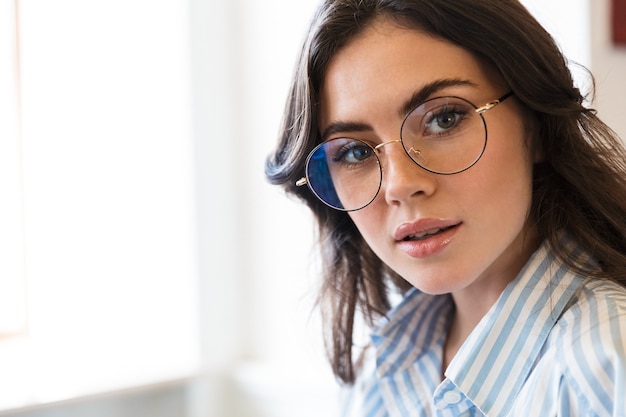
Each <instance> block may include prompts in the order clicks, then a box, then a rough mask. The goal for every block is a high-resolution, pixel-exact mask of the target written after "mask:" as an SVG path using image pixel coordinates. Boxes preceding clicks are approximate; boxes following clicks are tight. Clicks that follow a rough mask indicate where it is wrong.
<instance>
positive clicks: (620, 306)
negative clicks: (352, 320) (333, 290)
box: [345, 239, 626, 417]
mask: <svg viewBox="0 0 626 417" xmlns="http://www.w3.org/2000/svg"><path fill="white" fill-rule="evenodd" d="M563 244H564V245H566V247H567V249H568V251H569V253H570V256H571V257H572V258H573V259H577V260H578V261H579V262H592V261H591V260H590V259H589V257H588V255H587V254H586V253H585V252H584V251H583V250H582V249H581V248H580V247H579V246H578V245H576V244H575V243H574V242H572V241H570V240H567V239H564V241H563ZM452 312H453V304H452V299H451V298H450V297H449V296H431V295H427V294H423V293H421V292H419V291H417V290H412V291H410V292H409V293H408V294H407V296H406V297H405V298H404V300H403V301H402V302H401V303H400V304H399V305H398V306H397V307H396V308H395V309H394V310H392V311H391V312H390V314H389V315H388V320H386V321H385V322H384V323H382V324H381V325H380V326H379V327H378V328H377V329H376V330H375V331H374V332H373V334H372V349H371V352H370V354H371V361H370V366H369V367H366V368H364V369H363V372H362V374H361V378H360V380H359V381H358V382H357V384H356V385H355V387H354V388H353V389H352V390H353V392H352V394H353V395H352V396H351V398H352V400H351V404H350V407H349V411H347V412H346V413H345V415H346V416H367V417H400V416H402V417H406V416H441V417H445V416H449V417H459V416H485V415H486V416H490V417H491V416H494V417H497V416H520V417H521V416H524V417H528V416H541V417H544V416H598V417H600V416H606V417H618V416H620V417H626V289H625V288H624V287H622V286H620V285H618V284H616V283H613V282H611V281H605V280H593V279H589V278H587V277H583V276H580V275H577V274H575V273H574V272H573V271H571V270H570V269H569V268H568V267H567V266H566V265H564V264H562V263H560V262H559V261H558V260H556V259H555V257H554V256H553V255H552V253H551V252H550V251H549V250H548V248H547V246H546V245H543V246H541V247H540V248H539V249H538V250H537V252H536V253H535V254H534V255H533V256H532V258H531V259H530V260H529V262H528V263H527V264H526V266H525V267H524V269H523V270H522V271H521V272H520V274H519V276H518V277H517V278H516V279H515V280H514V281H513V282H512V283H511V284H509V286H508V287H507V288H506V289H505V290H504V292H503V293H502V295H501V296H500V298H499V299H498V301H497V302H496V303H495V304H494V306H493V307H492V308H491V309H490V311H489V312H488V313H487V315H485V317H484V318H483V319H482V320H481V322H480V323H479V324H478V326H477V327H476V328H475V329H474V331H473V332H472V334H471V335H470V336H469V338H468V339H467V340H466V341H465V343H464V344H463V346H462V347H461V349H460V350H459V352H458V353H457V355H456V356H455V358H454V360H453V361H452V363H451V364H450V366H449V367H448V369H447V370H446V372H445V378H444V380H443V381H442V377H441V361H442V352H443V344H444V341H445V333H446V329H447V327H448V324H449V321H450V319H451V314H452Z"/></svg>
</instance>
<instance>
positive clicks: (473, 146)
mask: <svg viewBox="0 0 626 417" xmlns="http://www.w3.org/2000/svg"><path fill="white" fill-rule="evenodd" d="M476 109H477V108H476V106H474V105H473V104H472V103H470V102H469V101H467V100H464V99H462V98H459V97H439V98H435V99H432V100H428V101H425V102H424V103H422V104H421V105H419V106H418V107H416V108H415V109H414V110H413V111H411V112H410V113H409V114H408V115H407V116H406V118H405V119H404V121H403V122H402V128H401V130H400V137H401V139H402V145H403V146H404V149H405V151H406V153H407V154H408V155H409V156H410V157H411V159H413V160H414V161H415V163H417V164H418V165H419V166H421V167H422V168H424V169H426V170H428V171H431V172H434V173H437V174H456V173H459V172H462V171H465V170H466V169H468V168H470V167H471V166H473V165H474V164H475V163H476V162H478V160H479V159H480V157H481V156H482V154H483V152H484V151H485V147H486V146H487V128H486V125H485V120H484V119H483V116H482V115H481V114H480V113H478V112H477V111H476Z"/></svg>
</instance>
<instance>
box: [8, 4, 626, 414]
mask: <svg viewBox="0 0 626 417" xmlns="http://www.w3.org/2000/svg"><path fill="white" fill-rule="evenodd" d="M611 1H612V0H593V1H592V0H553V1H550V2H546V1H539V0H526V1H523V3H524V4H526V5H527V7H528V8H529V9H530V10H531V11H532V12H533V14H535V16H537V17H538V18H539V20H540V21H541V22H542V23H543V24H544V25H545V26H546V27H547V29H548V30H549V31H550V32H551V33H553V34H554V36H555V37H556V38H557V40H558V42H559V44H560V45H561V47H562V48H563V50H564V51H565V53H566V55H567V56H568V57H570V58H571V59H572V61H573V62H577V63H579V64H582V65H584V66H586V67H588V68H590V69H591V70H592V72H593V73H594V74H595V76H596V83H597V86H596V87H597V94H596V99H595V101H594V102H593V106H594V107H595V108H597V109H598V110H599V114H600V115H601V116H602V117H603V118H604V119H605V121H607V122H608V124H609V125H611V126H612V127H613V128H614V129H615V130H616V131H617V132H618V133H619V134H620V135H621V136H622V137H626V119H625V118H624V117H623V107H624V104H625V102H624V97H625V96H626V77H625V76H624V74H626V46H623V45H622V46H620V45H616V44H615V43H613V42H612V39H611V21H612V19H611ZM316 4H317V0H299V1H297V2H295V1H293V0H265V1H262V2H261V1H258V0H230V1H216V0H107V1H103V0H57V1H54V2H51V1H48V0H0V416H12V417H61V416H62V417H105V416H106V417H138V416H149V417H214V416H215V417H286V416H290V417H292V416H298V417H308V416H325V417H332V416H334V415H337V414H338V410H337V399H338V396H339V392H338V389H337V388H336V384H335V381H334V379H333V377H332V375H331V373H330V371H329V369H328V366H327V365H326V363H325V359H324V352H323V346H322V342H321V339H320V333H321V330H320V324H319V318H318V315H317V314H316V313H315V312H314V310H313V306H314V301H315V292H316V289H317V285H318V283H317V281H316V269H317V262H316V260H315V254H314V248H313V243H312V242H313V236H314V233H313V225H312V222H311V220H310V218H309V215H308V212H307V210H306V209H305V208H303V207H301V206H300V205H299V204H298V203H297V202H294V201H291V200H289V199H288V198H285V197H284V196H283V195H282V192H281V191H280V190H278V189H275V188H274V187H271V186H269V185H267V184H266V182H265V179H264V175H263V164H264V160H265V157H266V155H267V154H268V153H269V152H270V150H271V148H272V146H273V145H274V143H275V140H276V137H277V131H278V128H279V124H280V119H281V116H282V110H283V104H284V100H285V97H286V94H287V87H288V83H289V79H290V77H291V73H292V69H293V64H294V61H295V58H296V54H297V51H298V48H299V45H300V43H301V41H302V39H303V36H304V34H305V30H306V28H307V25H308V21H309V19H310V17H311V15H312V13H313V10H314V8H315V6H316ZM572 69H573V71H574V73H575V74H576V77H577V82H578V83H579V85H580V87H581V88H582V89H583V91H588V90H589V87H590V82H589V80H588V79H587V78H586V77H585V74H584V72H583V71H581V70H580V69H578V68H577V67H576V66H575V65H574V66H573V67H572Z"/></svg>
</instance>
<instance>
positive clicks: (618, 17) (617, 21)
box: [612, 0, 626, 46]
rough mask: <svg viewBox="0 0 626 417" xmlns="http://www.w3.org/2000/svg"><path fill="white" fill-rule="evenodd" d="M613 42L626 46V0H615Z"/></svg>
mask: <svg viewBox="0 0 626 417" xmlns="http://www.w3.org/2000/svg"><path fill="white" fill-rule="evenodd" d="M612 20H613V22H612V24H613V42H614V43H615V44H616V45H622V46H626V0H613V8H612Z"/></svg>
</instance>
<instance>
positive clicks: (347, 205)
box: [296, 92, 513, 211]
mask: <svg viewBox="0 0 626 417" xmlns="http://www.w3.org/2000/svg"><path fill="white" fill-rule="evenodd" d="M511 95H513V93H512V92H509V93H507V94H505V95H504V96H502V97H500V98H499V99H497V100H494V101H491V102H489V103H487V104H485V105H484V106H482V107H476V106H475V105H474V104H472V103H471V102H469V101H467V100H465V99H463V98H460V97H437V98H433V99H430V100H427V101H425V102H423V103H422V104H420V105H419V106H417V107H416V108H415V109H413V110H412V111H410V112H409V113H408V114H407V115H406V117H405V118H404V120H403V122H402V125H401V127H400V140H392V141H389V142H384V143H380V144H378V145H376V146H372V145H371V144H369V143H367V142H364V141H362V140H359V139H351V138H336V139H331V140H328V141H325V142H323V143H321V144H319V145H318V146H316V147H315V149H313V150H312V151H311V153H310V154H309V156H308V157H307V160H306V165H305V174H306V177H303V178H301V179H299V180H298V181H297V182H296V185H297V186H298V187H301V186H303V185H305V184H307V185H308V186H309V188H310V189H311V191H313V193H314V194H315V195H316V196H317V197H318V198H319V199H320V200H321V201H322V202H323V203H324V204H326V205H328V206H330V207H332V208H334V209H337V210H341V211H355V210H360V209H362V208H364V207H366V206H367V205H368V204H370V203H371V202H372V201H373V200H374V199H375V198H376V196H377V195H378V192H379V190H380V187H381V184H382V180H383V170H382V165H381V162H380V152H381V148H382V147H383V146H385V145H387V144H390V143H394V142H400V143H402V147H403V148H404V150H405V151H406V154H407V155H408V156H409V157H410V158H411V159H412V160H413V162H415V163H416V164H417V165H418V166H420V167H422V168H423V169H425V170H426V171H430V172H433V173H435V174H441V175H452V174H458V173H460V172H463V171H465V170H468V169H469V168H471V167H472V166H474V164H476V162H478V160H479V159H480V157H481V156H482V155H483V153H484V152H485V148H486V147H487V124H486V123H485V119H484V117H483V113H484V112H486V111H487V110H490V109H492V108H494V107H496V106H497V105H498V104H500V103H502V102H503V101H504V100H506V99H507V98H509V97H510V96H511Z"/></svg>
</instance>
